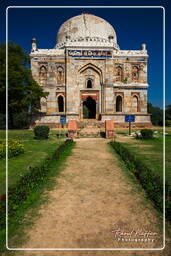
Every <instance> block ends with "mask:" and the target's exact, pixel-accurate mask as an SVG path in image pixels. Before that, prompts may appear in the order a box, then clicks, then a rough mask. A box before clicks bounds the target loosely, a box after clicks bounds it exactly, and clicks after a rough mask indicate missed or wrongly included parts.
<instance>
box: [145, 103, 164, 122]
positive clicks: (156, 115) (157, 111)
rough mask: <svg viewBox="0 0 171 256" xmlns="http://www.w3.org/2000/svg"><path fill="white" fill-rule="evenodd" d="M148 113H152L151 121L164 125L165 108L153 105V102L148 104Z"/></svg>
mask: <svg viewBox="0 0 171 256" xmlns="http://www.w3.org/2000/svg"><path fill="white" fill-rule="evenodd" d="M147 109H148V113H149V114H151V122H152V124H153V125H159V126H162V125H163V110H162V109H161V108H159V107H155V106H153V105H152V104H151V103H148V105H147Z"/></svg>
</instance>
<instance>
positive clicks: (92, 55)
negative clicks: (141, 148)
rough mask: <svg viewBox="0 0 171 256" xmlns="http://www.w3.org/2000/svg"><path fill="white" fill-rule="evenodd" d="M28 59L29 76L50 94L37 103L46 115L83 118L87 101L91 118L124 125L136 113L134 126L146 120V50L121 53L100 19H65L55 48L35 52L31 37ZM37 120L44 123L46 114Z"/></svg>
mask: <svg viewBox="0 0 171 256" xmlns="http://www.w3.org/2000/svg"><path fill="white" fill-rule="evenodd" d="M30 57H31V69H32V75H33V78H34V79H35V80H36V81H37V83H38V84H39V85H40V86H41V87H42V88H43V90H44V91H46V92H49V95H48V96H47V98H46V99H41V109H40V111H41V112H42V113H44V114H45V115H56V117H58V116H60V115H62V114H64V115H66V119H67V122H68V120H78V121H79V120H82V119H83V118H84V110H83V108H84V106H85V102H86V100H87V98H88V97H91V98H92V99H93V100H94V101H95V106H96V109H95V112H96V115H95V118H96V119H101V120H103V121H104V120H114V121H116V123H124V116H125V114H135V116H136V120H137V121H136V122H139V123H140V122H142V123H144V122H150V116H149V115H148V114H147V89H148V84H147V59H148V54H147V50H146V47H145V45H143V47H142V49H140V50H120V49H119V46H118V45H117V39H116V33H115V30H114V28H113V27H112V26H111V25H110V24H109V23H108V22H107V21H105V20H103V19H102V18H99V17H96V16H94V15H91V14H81V15H78V16H76V17H73V18H71V19H69V20H68V21H66V22H65V23H64V24H63V25H62V26H61V27H60V29H59V32H58V36H57V44H56V46H55V48H54V49H37V46H36V40H35V39H34V40H33V41H32V51H31V54H30ZM118 97H120V99H119V100H118ZM118 104H120V105H121V106H120V107H118ZM91 111H92V110H91ZM52 119H53V120H54V123H56V120H58V118H56V119H55V118H54V117H53V118H52ZM52 119H51V121H52ZM41 120H42V121H41V122H45V123H47V121H46V118H45V116H44V117H43V119H42V117H41ZM38 122H39V121H38Z"/></svg>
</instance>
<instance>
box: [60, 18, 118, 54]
mask: <svg viewBox="0 0 171 256" xmlns="http://www.w3.org/2000/svg"><path fill="white" fill-rule="evenodd" d="M65 45H74V46H81V45H82V46H93V45H94V46H113V47H115V48H117V49H118V46H117V39H116V33H115V30H114V28H113V27H112V26H111V25H110V24H109V23H108V22H107V21H105V20H104V19H102V18H100V17H97V16H95V15H92V14H88V13H82V14H81V15H78V16H75V17H72V18H71V19H69V20H67V21H66V22H64V23H63V24H62V25H61V27H60V29H59V31H58V34H57V46H56V47H58V48H61V47H63V46H65Z"/></svg>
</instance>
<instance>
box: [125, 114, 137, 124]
mask: <svg viewBox="0 0 171 256" xmlns="http://www.w3.org/2000/svg"><path fill="white" fill-rule="evenodd" d="M125 122H135V116H134V115H125Z"/></svg>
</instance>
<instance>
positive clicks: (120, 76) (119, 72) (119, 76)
mask: <svg viewBox="0 0 171 256" xmlns="http://www.w3.org/2000/svg"><path fill="white" fill-rule="evenodd" d="M122 80H123V68H122V66H120V65H118V66H116V81H117V82H122Z"/></svg>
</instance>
